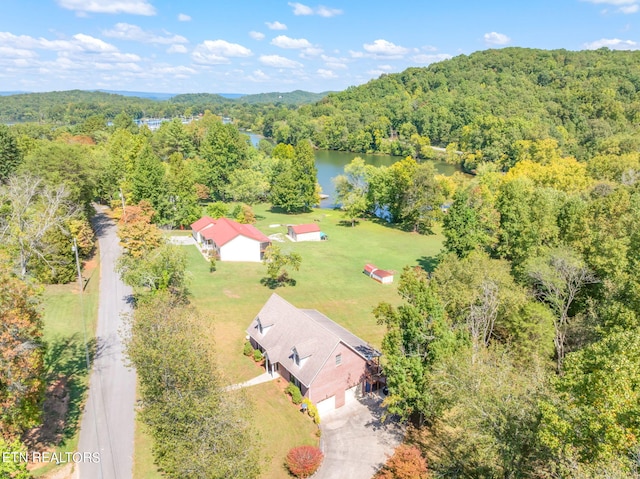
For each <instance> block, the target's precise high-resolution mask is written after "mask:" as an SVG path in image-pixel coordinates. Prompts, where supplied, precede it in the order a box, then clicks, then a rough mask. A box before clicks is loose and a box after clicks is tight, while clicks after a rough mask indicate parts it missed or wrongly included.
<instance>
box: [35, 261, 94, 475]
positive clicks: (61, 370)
mask: <svg viewBox="0 0 640 479" xmlns="http://www.w3.org/2000/svg"><path fill="white" fill-rule="evenodd" d="M98 257H99V256H98V254H97V253H96V259H95V260H92V261H90V262H88V263H87V264H86V265H85V271H84V272H83V275H84V277H85V278H88V279H89V281H88V282H87V284H86V289H85V291H84V293H83V297H82V299H81V298H80V294H79V292H78V285H77V283H72V284H62V285H60V284H58V285H49V286H46V288H45V290H44V293H43V298H42V306H43V311H42V312H43V319H44V340H45V341H46V343H47V353H46V356H45V368H46V375H47V381H48V383H50V382H51V381H54V380H55V379H56V378H59V377H65V378H67V380H68V387H69V393H70V402H69V410H68V414H67V423H66V424H65V429H64V432H63V439H62V442H61V443H60V445H59V446H58V447H57V448H56V451H57V452H73V451H75V449H76V447H77V444H78V428H79V425H80V422H79V421H80V415H81V413H82V405H83V403H84V398H85V392H86V390H87V385H88V379H89V376H88V372H87V367H86V359H85V358H86V356H85V342H84V325H83V317H84V318H85V320H86V328H87V336H88V340H89V345H90V347H92V345H93V338H94V337H95V329H96V323H97V319H98V295H99V288H100V267H99V264H98ZM56 467H58V466H56V465H55V464H49V465H47V466H45V467H42V468H38V469H36V470H34V471H33V475H34V476H35V477H40V476H42V475H44V474H46V473H48V472H51V470H52V469H54V468H56Z"/></svg>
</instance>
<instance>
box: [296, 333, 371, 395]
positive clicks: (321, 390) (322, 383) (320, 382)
mask: <svg viewBox="0 0 640 479" xmlns="http://www.w3.org/2000/svg"><path fill="white" fill-rule="evenodd" d="M338 354H341V355H342V361H341V363H340V365H336V356H337V355H338ZM365 367H366V361H365V360H364V359H363V358H362V357H360V356H359V355H358V354H356V353H354V352H353V350H351V349H349V348H348V347H346V346H345V345H344V344H342V343H340V344H339V345H338V347H336V349H335V350H334V352H333V353H332V355H331V357H330V358H329V359H328V360H327V362H326V363H325V364H324V366H323V367H322V370H321V371H320V373H319V374H318V376H317V377H316V378H315V380H314V381H313V384H311V397H310V398H309V399H311V401H312V402H314V403H318V402H320V401H322V400H324V399H327V398H329V397H331V396H336V407H340V406H342V404H344V391H345V390H346V389H349V388H351V387H353V386H355V385H356V384H358V383H360V382H361V381H362V377H363V374H364V372H365Z"/></svg>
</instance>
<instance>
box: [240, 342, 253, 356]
mask: <svg viewBox="0 0 640 479" xmlns="http://www.w3.org/2000/svg"><path fill="white" fill-rule="evenodd" d="M242 354H244V355H245V356H251V355H252V354H253V346H251V343H250V342H249V341H247V342H246V343H244V349H243V350H242Z"/></svg>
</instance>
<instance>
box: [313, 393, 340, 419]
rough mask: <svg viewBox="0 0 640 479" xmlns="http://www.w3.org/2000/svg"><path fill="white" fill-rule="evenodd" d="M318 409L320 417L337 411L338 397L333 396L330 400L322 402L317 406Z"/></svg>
mask: <svg viewBox="0 0 640 479" xmlns="http://www.w3.org/2000/svg"><path fill="white" fill-rule="evenodd" d="M316 407H317V408H318V412H319V413H320V417H322V416H323V414H327V413H329V412H331V411H333V410H335V408H336V397H335V396H331V397H330V398H327V399H325V400H324V401H320V402H319V403H317V404H316Z"/></svg>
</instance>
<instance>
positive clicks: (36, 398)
mask: <svg viewBox="0 0 640 479" xmlns="http://www.w3.org/2000/svg"><path fill="white" fill-rule="evenodd" d="M9 269H10V268H9V267H8V265H7V264H6V261H4V260H3V258H2V256H1V255H0V436H4V438H5V439H15V438H16V437H18V436H19V435H20V434H21V433H22V432H23V431H24V430H25V429H27V428H30V427H33V426H35V425H36V424H37V422H38V420H39V418H40V400H41V399H42V394H43V388H44V382H43V380H42V377H43V346H42V321H41V318H40V314H39V312H38V306H37V303H36V301H35V296H36V293H35V291H34V290H33V288H32V287H31V286H29V285H28V284H27V283H25V282H24V281H22V280H21V279H19V278H17V277H16V276H14V275H12V274H11V273H10V271H9Z"/></svg>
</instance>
